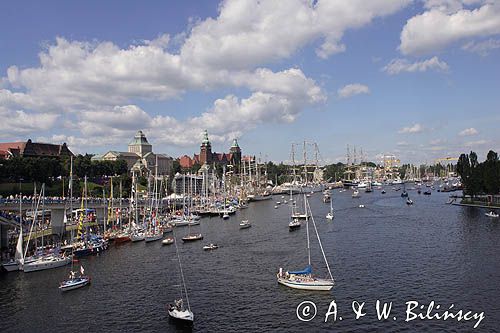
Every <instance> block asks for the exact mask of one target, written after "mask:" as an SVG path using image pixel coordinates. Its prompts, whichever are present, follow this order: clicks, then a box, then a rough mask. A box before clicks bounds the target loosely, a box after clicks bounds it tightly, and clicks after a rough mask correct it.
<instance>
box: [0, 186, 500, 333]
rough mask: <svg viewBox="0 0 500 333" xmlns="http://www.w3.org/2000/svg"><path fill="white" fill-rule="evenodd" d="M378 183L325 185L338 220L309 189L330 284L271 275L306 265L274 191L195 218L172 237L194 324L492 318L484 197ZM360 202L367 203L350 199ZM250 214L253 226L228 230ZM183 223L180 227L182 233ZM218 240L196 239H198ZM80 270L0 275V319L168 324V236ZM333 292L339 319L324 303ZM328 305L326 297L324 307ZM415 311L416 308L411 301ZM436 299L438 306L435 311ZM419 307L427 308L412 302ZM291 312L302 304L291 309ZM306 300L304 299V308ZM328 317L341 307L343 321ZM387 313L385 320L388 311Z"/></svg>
mask: <svg viewBox="0 0 500 333" xmlns="http://www.w3.org/2000/svg"><path fill="white" fill-rule="evenodd" d="M409 193H410V197H411V198H412V200H413V201H414V205H413V206H407V205H406V204H405V201H404V199H402V198H401V197H400V192H395V191H392V190H391V189H389V188H388V189H387V194H381V193H380V190H376V191H374V192H373V193H361V198H359V199H352V198H351V192H349V191H347V192H342V193H339V191H338V190H335V191H334V193H333V205H334V210H335V219H334V220H333V222H327V221H326V219H325V218H324V216H325V215H326V213H327V212H328V210H329V204H325V203H323V202H322V200H321V199H322V195H321V193H317V194H314V195H312V196H311V198H309V200H310V205H311V208H312V211H313V213H314V216H315V221H316V225H317V227H318V232H319V234H320V237H321V240H322V242H323V246H324V250H325V252H326V256H327V258H328V260H329V263H330V265H331V268H332V273H333V276H334V278H335V281H336V285H335V286H334V288H333V289H332V290H331V291H330V292H307V291H298V290H292V289H289V288H287V287H284V286H281V285H278V283H277V282H276V276H275V275H276V272H277V270H278V268H279V267H284V269H286V270H297V269H303V268H304V267H305V266H306V264H307V251H306V244H307V243H306V228H304V227H302V228H301V229H299V230H297V231H294V232H289V231H288V227H287V225H288V218H289V214H290V210H289V207H287V206H285V205H281V206H280V207H279V208H278V209H274V204H275V201H277V200H280V201H283V199H281V198H280V196H275V197H274V199H273V200H272V201H264V202H256V203H251V204H250V207H249V208H248V209H246V210H242V211H239V212H237V213H236V215H234V216H231V218H230V219H229V220H222V219H220V218H204V219H202V222H201V225H200V226H197V227H193V228H192V231H193V232H194V231H195V230H194V229H196V230H200V231H201V232H202V233H203V235H204V237H205V239H204V240H203V241H202V242H195V243H188V244H182V242H180V241H179V244H178V248H179V254H180V258H181V261H182V265H183V269H184V274H185V277H186V284H187V288H188V293H189V300H190V303H191V309H192V311H193V312H194V314H195V323H194V327H193V331H198V332H234V331H241V332H256V331H259V332H267V331H276V332H318V331H338V332H374V331H380V332H438V331H441V332H457V331H458V332H470V331H472V330H473V326H474V325H475V323H476V322H477V320H469V321H464V320H462V321H460V322H459V321H457V320H453V319H448V320H447V321H443V320H437V319H435V320H412V321H408V322H407V321H405V319H406V312H405V311H406V304H405V303H406V302H408V301H417V302H419V305H420V304H423V305H425V306H427V305H428V304H429V303H430V302H431V301H434V302H435V304H436V305H437V304H439V305H440V307H441V310H442V311H444V310H446V309H448V308H449V307H450V306H451V304H454V307H453V308H452V310H460V309H463V310H464V312H465V311H473V312H477V313H480V312H484V317H485V318H484V319H483V320H482V321H481V322H480V324H479V326H478V328H477V329H476V330H475V331H479V332H494V331H499V329H500V324H499V323H498V320H499V319H500V302H499V301H498V300H499V296H500V291H499V290H500V265H499V260H498V253H499V250H498V246H499V245H500V242H499V240H500V221H498V219H497V220H496V221H495V220H494V219H491V218H488V217H486V216H484V212H485V211H484V210H480V209H475V208H465V207H457V206H451V205H446V204H445V202H446V201H447V198H448V195H447V194H446V193H437V192H433V194H432V195H431V196H423V195H417V193H416V192H415V191H409ZM359 204H364V205H365V208H359V207H358V205H359ZM243 219H248V220H250V222H251V223H252V227H251V228H249V229H245V230H240V229H239V226H238V224H239V222H240V221H241V220H243ZM310 231H311V252H312V264H313V267H314V269H315V270H316V272H317V274H318V275H320V276H324V275H325V274H326V267H325V265H324V262H323V259H322V255H321V252H320V250H319V246H318V242H317V240H316V238H315V236H314V234H313V229H312V230H310ZM187 232H188V229H187V227H183V228H178V230H177V231H176V236H177V238H178V239H179V238H180V237H182V236H184V235H185V234H186V233H187ZM209 242H213V243H217V244H218V245H219V246H220V248H219V249H217V250H215V251H212V252H205V251H203V250H202V246H203V245H204V244H205V243H209ZM82 263H83V265H84V267H85V270H86V273H88V274H89V275H91V277H92V283H91V285H90V286H89V287H85V288H82V289H79V290H74V291H70V292H67V293H64V294H63V293H61V292H60V291H59V290H58V288H57V287H58V285H59V282H60V281H61V280H63V279H64V278H65V277H66V276H67V274H68V271H69V267H65V268H59V269H53V270H49V271H41V272H34V273H29V274H25V273H22V272H21V273H8V274H0V331H2V332H175V331H177V330H178V329H179V328H178V327H176V326H175V325H174V324H172V323H171V322H170V321H169V320H168V316H167V313H166V305H167V304H168V303H170V302H172V301H173V299H174V298H176V297H177V296H178V295H179V290H180V279H179V269H178V264H177V259H176V256H175V247H174V246H162V244H161V242H153V243H148V244H146V243H144V242H142V243H127V244H123V245H111V247H110V249H109V250H108V251H106V252H105V253H103V254H101V255H100V256H96V257H89V258H85V259H82ZM377 300H380V301H381V302H387V303H389V302H392V312H391V315H390V317H389V319H388V320H378V318H377V315H376V310H375V304H376V301H377ZM303 301H311V302H314V303H315V305H316V308H317V315H316V316H315V317H314V318H313V319H312V320H311V321H308V322H304V321H301V320H299V319H298V318H297V315H296V308H297V306H298V305H299V303H301V302H303ZM332 301H335V302H336V305H337V311H338V312H337V320H336V321H334V320H333V315H331V316H330V317H329V319H328V321H327V322H326V323H325V313H326V312H327V310H328V308H329V305H330V303H331V302H332ZM353 301H357V302H359V303H362V302H365V305H364V307H363V312H365V313H366V315H365V316H363V317H361V318H359V319H357V320H356V319H355V313H354V312H353V310H352V308H351V305H352V302H353ZM332 309H333V308H332ZM415 311H416V310H415ZM442 311H441V312H442ZM422 312H424V313H425V310H422ZM299 313H300V314H301V315H303V314H304V313H306V314H307V311H306V312H302V311H299ZM309 313H310V312H309ZM339 317H342V320H340V318H339ZM394 318H396V319H394Z"/></svg>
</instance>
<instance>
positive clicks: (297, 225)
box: [288, 219, 302, 231]
mask: <svg viewBox="0 0 500 333" xmlns="http://www.w3.org/2000/svg"><path fill="white" fill-rule="evenodd" d="M301 225H302V223H300V221H299V219H292V220H291V221H290V223H288V228H289V229H290V231H293V230H296V229H298V228H300V226H301Z"/></svg>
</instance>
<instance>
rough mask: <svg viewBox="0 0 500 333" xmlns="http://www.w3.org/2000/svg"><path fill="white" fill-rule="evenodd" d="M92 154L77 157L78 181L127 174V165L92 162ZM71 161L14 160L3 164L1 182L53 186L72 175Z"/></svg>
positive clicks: (118, 162) (40, 158) (75, 161)
mask: <svg viewBox="0 0 500 333" xmlns="http://www.w3.org/2000/svg"><path fill="white" fill-rule="evenodd" d="M91 158H92V155H89V154H85V155H77V156H75V157H74V158H73V175H74V176H75V177H77V178H83V177H85V176H87V177H89V178H97V177H111V176H119V175H124V174H127V172H128V169H127V163H126V162H125V161H123V160H118V161H92V160H91ZM70 164H71V161H70V158H69V157H64V158H48V157H14V158H11V159H8V160H2V161H0V181H1V182H39V183H46V184H51V183H52V182H53V181H56V180H57V179H61V178H63V177H68V176H69V174H70Z"/></svg>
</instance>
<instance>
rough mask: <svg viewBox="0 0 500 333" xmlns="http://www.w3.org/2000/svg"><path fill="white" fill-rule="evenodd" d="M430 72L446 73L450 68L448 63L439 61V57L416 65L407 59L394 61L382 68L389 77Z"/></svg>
mask: <svg viewBox="0 0 500 333" xmlns="http://www.w3.org/2000/svg"><path fill="white" fill-rule="evenodd" d="M428 70H435V71H441V72H446V71H448V70H449V66H448V64H447V63H446V62H444V61H441V60H439V58H438V57H432V58H430V59H427V60H423V61H417V62H414V63H411V62H409V61H408V60H407V59H393V60H391V62H390V63H388V64H387V65H386V66H384V67H383V68H382V71H384V72H386V73H388V74H389V75H395V74H399V73H402V72H407V73H414V72H426V71H428Z"/></svg>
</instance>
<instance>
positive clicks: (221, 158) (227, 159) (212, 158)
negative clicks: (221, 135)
mask: <svg viewBox="0 0 500 333" xmlns="http://www.w3.org/2000/svg"><path fill="white" fill-rule="evenodd" d="M179 164H180V166H181V167H182V168H191V167H192V166H194V165H195V164H199V165H204V164H207V165H210V166H212V165H216V164H218V165H232V166H233V167H234V170H239V166H240V164H241V148H240V146H239V144H238V140H236V139H234V140H233V143H232V145H231V147H230V148H229V152H228V153H216V152H212V144H211V143H210V140H209V139H208V131H207V130H205V131H204V132H203V140H202V142H201V145H200V153H199V154H194V155H193V157H192V158H191V157H189V156H187V155H183V156H181V157H179Z"/></svg>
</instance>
